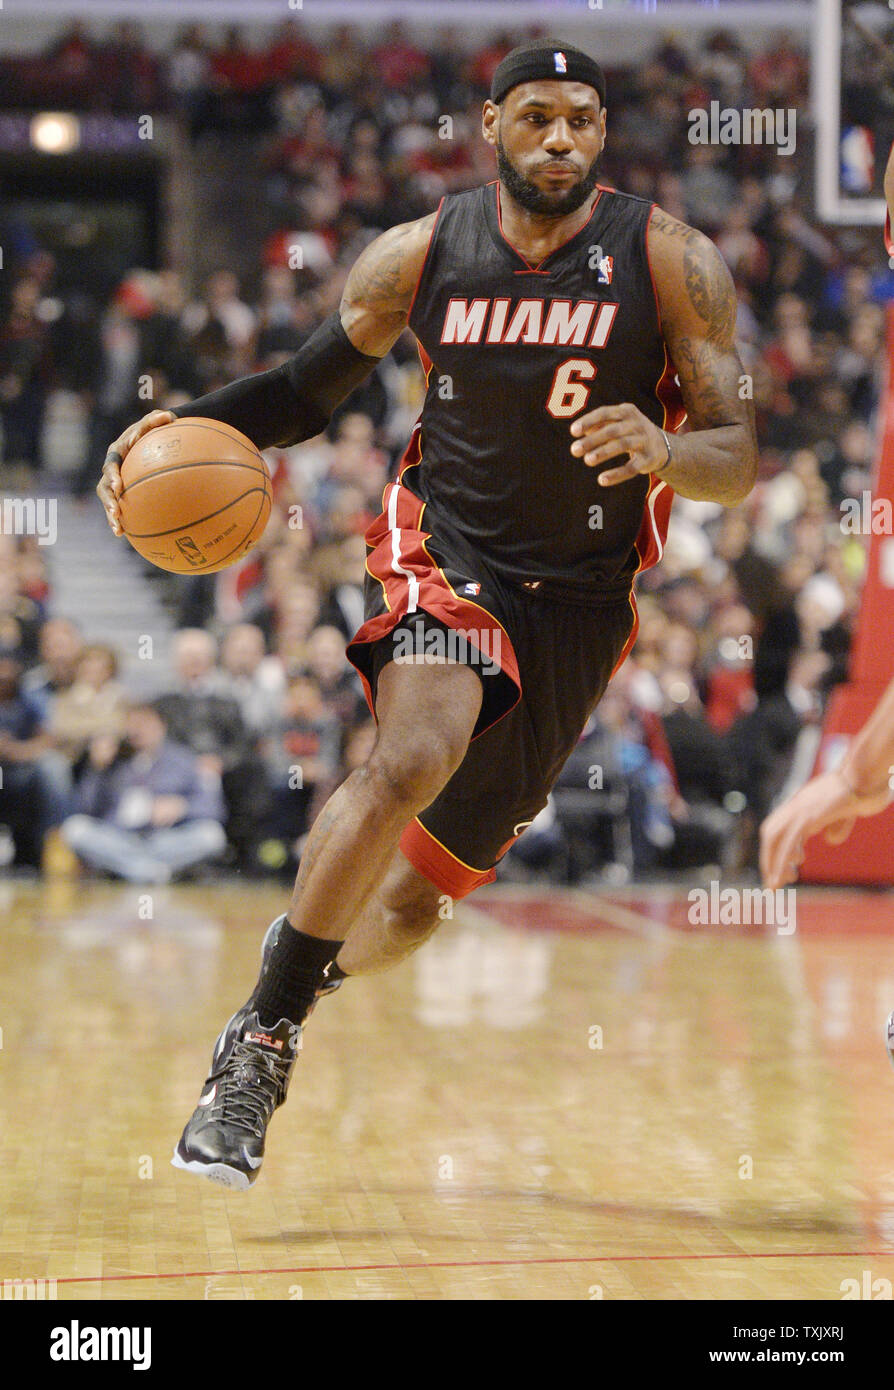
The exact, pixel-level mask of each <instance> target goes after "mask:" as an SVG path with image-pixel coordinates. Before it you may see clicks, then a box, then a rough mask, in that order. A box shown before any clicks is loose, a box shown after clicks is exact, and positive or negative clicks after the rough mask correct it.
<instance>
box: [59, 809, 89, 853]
mask: <svg viewBox="0 0 894 1390" xmlns="http://www.w3.org/2000/svg"><path fill="white" fill-rule="evenodd" d="M95 825H96V821H95V820H94V819H93V817H92V816H82V815H77V816H68V817H67V819H66V820H64V821H63V822H62V825H61V826H60V829H61V831H62V838H63V839H64V840H65V842H66V844H68V845H69V846H70V848H71V849H78V848H80V846H81V845H83V844H84V843H85V842H86V841H88V840H89V839H90V838H91V836H92V833H93V829H94V827H95Z"/></svg>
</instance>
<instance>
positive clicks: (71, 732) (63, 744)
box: [48, 642, 127, 773]
mask: <svg viewBox="0 0 894 1390" xmlns="http://www.w3.org/2000/svg"><path fill="white" fill-rule="evenodd" d="M126 705H127V699H126V696H125V693H124V687H123V686H122V684H121V682H120V681H119V680H118V656H117V653H116V652H115V650H114V648H113V647H109V646H107V645H105V644H104V643H102V642H94V643H92V644H91V645H89V646H87V647H85V648H84V650H83V653H82V655H81V658H80V661H79V662H78V665H77V670H76V674H75V680H74V683H73V684H72V685H70V686H69V687H68V688H67V689H66V690H62V691H60V692H59V694H58V695H56V696H55V698H54V699H53V702H52V708H51V712H50V717H49V723H48V728H49V732H50V735H51V737H52V740H53V746H54V748H55V749H56V751H57V752H58V753H60V754H61V755H62V756H63V757H64V758H65V759H66V761H67V762H68V763H69V765H70V766H71V767H72V769H73V770H74V771H75V773H77V772H78V771H80V770H81V763H82V760H83V759H84V758H85V756H86V753H87V749H88V746H89V744H90V742H91V740H92V739H93V738H94V736H95V735H97V734H110V735H113V736H118V737H120V736H122V735H123V733H124V721H125V715H126Z"/></svg>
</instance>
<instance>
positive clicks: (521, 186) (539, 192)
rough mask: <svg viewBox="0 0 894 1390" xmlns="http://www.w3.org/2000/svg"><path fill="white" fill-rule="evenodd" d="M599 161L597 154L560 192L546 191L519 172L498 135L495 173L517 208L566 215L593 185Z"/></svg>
mask: <svg viewBox="0 0 894 1390" xmlns="http://www.w3.org/2000/svg"><path fill="white" fill-rule="evenodd" d="M598 163H599V157H598V155H597V157H596V159H594V160H593V163H592V164H591V165H590V167H589V169H587V170H586V172H585V173H584V174H583V175H582V177H581V178H580V180H579V181H578V182H577V183H576V184H574V185H573V186H572V187H571V188H568V189H566V190H565V191H564V192H563V193H547V192H545V191H544V190H543V189H541V188H538V187H537V185H536V184H535V183H532V182H531V180H530V179H526V178H525V177H524V175H522V174H520V173H519V171H518V170H517V169H516V167H515V165H514V164H513V163H512V162H511V161H510V159H509V156H508V154H507V153H506V147H505V145H504V144H503V142H502V140H501V139H500V138H499V137H497V172H498V174H499V176H500V183H501V184H502V185H503V187H504V188H505V189H506V192H507V193H508V194H509V196H510V197H511V198H513V199H514V200H515V202H516V203H518V205H519V207H523V208H524V209H525V211H526V212H536V213H539V214H540V216H541V217H567V216H568V214H569V213H571V212H577V210H578V208H579V207H581V206H582V205H583V204H584V203H585V202H586V201H587V199H588V198H589V196H590V194H591V193H592V192H593V189H594V188H595V187H596V181H597V179H598V178H599V171H598V169H597V165H598Z"/></svg>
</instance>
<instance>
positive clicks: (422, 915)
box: [380, 851, 449, 941]
mask: <svg viewBox="0 0 894 1390" xmlns="http://www.w3.org/2000/svg"><path fill="white" fill-rule="evenodd" d="M380 902H381V908H382V912H383V915H384V919H385V923H386V925H387V926H388V927H389V928H390V929H391V931H392V932H393V933H394V935H396V936H400V937H403V938H404V939H406V940H410V941H424V940H425V938H426V937H428V936H431V934H432V932H433V931H434V930H435V928H436V927H437V926H439V925H440V923H441V921H442V919H443V912H444V907H445V903H447V905H448V907H449V902H448V900H447V899H446V897H445V894H443V893H442V892H441V890H440V888H437V887H436V886H435V884H433V883H431V882H430V881H429V879H427V878H423V877H422V875H421V874H420V873H418V872H417V871H416V870H415V869H414V868H413V866H412V865H411V864H410V863H408V862H407V860H405V859H404V857H403V855H402V854H401V853H400V851H398V854H397V857H396V859H395V862H394V864H393V865H392V868H391V872H390V873H389V875H388V878H387V879H386V880H385V883H384V884H383V885H382V891H381V895H380Z"/></svg>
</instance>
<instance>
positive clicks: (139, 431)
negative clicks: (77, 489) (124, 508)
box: [96, 410, 177, 536]
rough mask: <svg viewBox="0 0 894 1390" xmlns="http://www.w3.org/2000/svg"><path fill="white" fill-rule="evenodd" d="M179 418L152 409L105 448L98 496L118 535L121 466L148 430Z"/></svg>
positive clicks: (110, 523) (170, 412)
mask: <svg viewBox="0 0 894 1390" xmlns="http://www.w3.org/2000/svg"><path fill="white" fill-rule="evenodd" d="M176 418H177V417H176V415H174V414H173V412H172V411H170V410H150V411H149V414H148V415H144V416H143V418H142V420H138V421H137V423H136V424H135V425H128V427H127V429H126V430H123V431H122V433H121V434H119V436H118V438H117V439H116V440H115V442H114V444H110V445H109V447H108V449H107V450H106V457H105V463H104V464H103V466H102V477H101V478H100V480H99V482H98V483H97V485H96V495H97V497H98V498H99V500H100V502H101V503H102V505H103V508H104V510H105V514H106V520H107V521H108V523H109V525H110V526H111V528H112V530H113V531H114V532H115V535H116V536H121V535H123V534H124V528H123V526H122V525H121V509H120V507H119V506H118V498H119V497H120V496H121V487H122V483H121V465H122V463H123V462H124V459H125V456H126V455H127V453H128V451H129V450H130V449H132V448H133V446H134V445H135V444H136V442H137V440H138V439H142V437H143V435H144V434H147V433H148V432H149V430H154V429H155V428H156V427H157V426H158V425H171V424H173V423H174V421H175V420H176Z"/></svg>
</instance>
